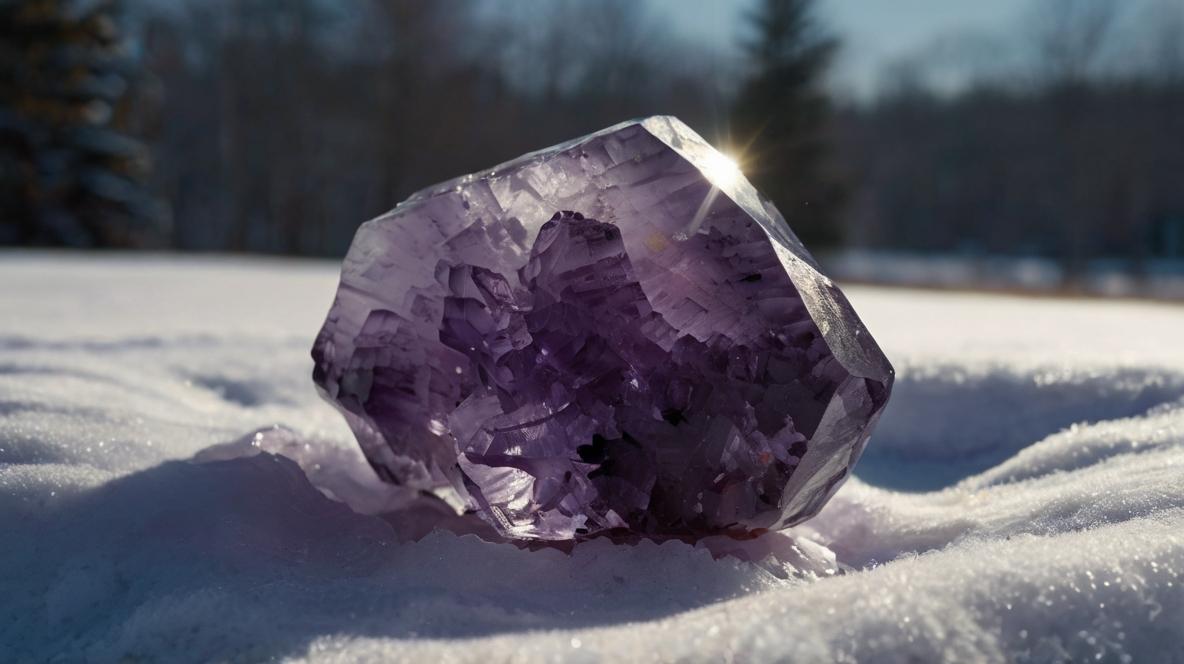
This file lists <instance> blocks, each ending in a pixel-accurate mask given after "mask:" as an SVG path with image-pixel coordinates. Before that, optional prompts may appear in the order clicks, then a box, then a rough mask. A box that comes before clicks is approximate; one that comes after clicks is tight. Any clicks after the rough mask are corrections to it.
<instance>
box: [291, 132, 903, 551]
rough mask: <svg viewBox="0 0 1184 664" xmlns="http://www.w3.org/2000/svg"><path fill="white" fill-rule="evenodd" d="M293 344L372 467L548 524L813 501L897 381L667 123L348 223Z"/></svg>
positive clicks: (680, 524)
mask: <svg viewBox="0 0 1184 664" xmlns="http://www.w3.org/2000/svg"><path fill="white" fill-rule="evenodd" d="M313 358H314V360H315V362H316V368H315V371H314V379H315V381H316V383H317V385H318V386H319V388H320V389H321V391H322V393H323V394H324V395H325V396H326V398H327V399H329V400H330V401H331V402H333V403H334V404H335V405H336V406H337V407H338V408H339V409H340V410H341V412H342V413H344V414H345V417H346V419H347V420H348V421H349V424H350V426H351V427H352V428H353V431H354V433H355V434H356V435H357V438H358V441H359V442H360V443H361V445H362V449H363V450H364V451H365V453H366V457H367V458H368V459H369V461H370V464H371V465H372V466H373V467H374V469H375V470H376V471H377V472H378V474H379V475H380V476H381V477H382V478H383V479H385V480H387V481H389V482H392V483H395V484H399V485H403V486H407V487H410V488H413V489H418V490H421V491H423V492H425V493H426V494H429V495H434V496H436V497H438V498H440V499H441V500H443V501H445V502H447V503H448V504H449V505H451V506H452V507H453V508H454V509H456V510H457V511H473V512H477V513H479V514H480V515H481V516H482V517H483V518H484V519H486V520H487V521H489V522H490V523H491V524H492V525H493V526H494V527H496V528H497V529H498V530H499V531H500V532H501V533H502V534H504V535H506V536H508V537H513V538H525V539H544V540H565V539H573V538H578V537H582V536H586V535H594V534H597V533H604V532H606V531H616V532H620V533H631V534H638V535H647V536H656V537H682V538H697V537H703V536H706V535H710V534H716V533H722V532H731V533H743V532H751V531H759V530H761V529H773V528H781V527H784V526H787V525H791V524H794V523H797V522H800V521H802V520H804V519H807V518H809V517H810V516H813V515H814V514H816V513H817V512H818V510H819V509H820V508H821V507H822V505H823V503H825V502H826V500H827V499H828V498H829V497H830V496H831V494H833V493H834V492H835V490H836V489H837V488H838V486H839V484H841V483H842V481H843V479H844V478H846V477H847V475H848V473H849V472H850V470H851V467H852V465H853V464H854V463H855V461H856V459H857V458H858V457H859V454H860V452H861V451H862V449H863V446H864V444H865V443H866V441H867V438H868V435H869V433H870V432H871V429H872V426H873V425H874V423H875V421H876V419H877V418H878V417H879V414H880V412H881V411H882V410H883V408H884V404H885V403H886V402H887V400H888V393H889V390H890V389H891V386H892V378H893V372H892V367H891V366H890V365H889V364H888V361H887V360H886V359H885V357H884V355H883V353H881V352H880V349H879V348H878V347H877V346H876V343H875V341H873V340H872V338H871V336H870V335H869V334H868V333H867V330H866V329H865V328H864V327H863V324H862V323H861V322H860V320H859V318H858V317H856V315H855V312H854V311H852V309H851V306H850V305H849V304H848V303H847V300H846V298H845V297H844V296H843V294H842V293H841V292H839V289H838V288H837V287H835V285H834V284H833V283H831V281H830V280H829V279H827V278H826V277H824V276H822V275H821V274H820V273H819V271H818V266H817V264H816V263H815V262H814V260H813V258H812V257H811V256H810V254H809V253H808V252H807V251H806V249H805V247H803V246H802V244H801V242H799V241H798V239H797V238H796V237H795V236H794V235H793V233H792V231H790V229H789V227H788V226H787V225H786V223H785V221H784V219H782V217H781V215H780V214H779V213H778V212H777V210H776V209H774V207H773V206H772V204H770V203H769V202H768V201H767V200H765V199H764V198H762V197H761V196H760V195H759V194H758V193H757V192H756V190H754V189H753V187H752V185H750V184H749V183H748V181H747V180H745V179H744V177H743V176H742V175H740V173H739V171H738V170H736V169H735V166H734V165H731V164H730V162H728V161H727V159H726V158H724V157H723V156H722V155H720V154H719V153H718V152H716V151H715V150H714V149H713V148H711V147H710V146H709V145H707V143H705V142H704V141H703V139H701V138H700V137H699V136H698V135H696V134H695V133H694V132H693V131H691V130H690V129H689V128H688V127H687V126H686V125H684V124H682V123H681V122H679V121H678V120H676V119H674V118H670V117H653V118H648V119H645V120H641V121H635V122H627V123H624V124H620V125H617V126H615V127H611V128H609V129H606V130H604V131H601V132H598V133H596V134H592V135H590V136H586V137H584V138H581V139H578V140H575V141H573V142H570V143H566V144H563V145H558V146H555V147H553V148H550V149H547V150H543V151H541V152H536V153H533V154H529V155H526V156H524V157H521V158H519V159H517V160H515V161H512V162H510V163H507V164H503V165H501V166H498V167H496V168H494V169H492V170H489V171H486V172H484V173H477V174H474V175H468V176H465V177H462V178H459V179H456V180H453V181H451V182H447V183H444V184H442V185H439V186H437V187H433V188H431V189H428V190H425V191H422V192H420V193H418V194H415V195H414V196H412V197H411V198H409V199H408V200H407V201H405V202H403V203H401V204H400V205H399V206H398V207H397V208H395V210H394V211H392V212H390V213H389V214H386V215H384V216H382V217H379V218H378V219H375V220H373V221H370V222H369V223H366V224H364V225H363V226H362V227H361V229H360V230H359V231H358V234H357V237H356V238H355V239H354V243H353V246H352V247H351V248H350V251H349V255H348V256H347V257H346V259H345V265H344V267H343V269H342V276H341V286H340V289H339V290H338V293H337V298H336V300H335V301H334V303H333V307H332V309H331V310H330V312H329V316H328V320H326V322H325V325H324V328H323V329H322V330H321V332H320V334H319V335H318V336H317V339H316V344H315V346H314V347H313Z"/></svg>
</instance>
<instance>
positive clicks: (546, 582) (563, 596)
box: [0, 254, 1184, 662]
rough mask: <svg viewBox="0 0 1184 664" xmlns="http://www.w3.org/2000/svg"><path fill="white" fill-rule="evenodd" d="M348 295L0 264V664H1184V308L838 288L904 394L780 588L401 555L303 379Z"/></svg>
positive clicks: (631, 551) (663, 573)
mask: <svg viewBox="0 0 1184 664" xmlns="http://www.w3.org/2000/svg"><path fill="white" fill-rule="evenodd" d="M335 278H336V275H335V266H333V265H330V264H322V263H296V262H283V261H273V260H259V261H253V262H247V261H234V260H228V259H202V260H198V259H179V258H175V257H170V256H160V257H154V258H143V257H118V256H113V257H104V258H91V257H83V256H66V255H54V254H15V255H13V254H10V255H5V256H3V258H2V259H0V282H3V283H5V284H6V285H9V286H10V288H5V289H0V310H3V311H5V312H15V313H16V314H17V315H9V316H5V317H4V318H3V319H0V533H3V534H4V538H3V546H0V588H3V589H4V600H3V602H0V661H5V662H8V661H16V662H21V661H100V662H105V661H121V660H123V661H160V660H168V661H209V660H238V661H256V660H269V659H272V660H291V661H317V662H321V661H390V660H396V659H403V660H409V661H432V660H433V659H436V660H440V661H449V662H453V661H456V662H464V661H474V662H476V661H482V662H483V661H488V660H490V659H495V660H496V659H511V658H513V659H516V660H552V659H560V658H562V659H571V660H574V661H602V660H607V661H617V660H621V659H630V660H632V659H659V660H664V661H665V660H675V659H686V660H703V661H718V660H722V659H728V658H733V659H737V660H740V661H765V660H793V661H877V662H880V661H886V662H896V661H902V662H908V661H938V660H949V661H1024V662H1060V661H1086V660H1094V661H1113V662H1184V349H1182V348H1181V347H1180V346H1181V345H1180V344H1179V339H1180V338H1182V336H1184V310H1181V309H1179V308H1172V307H1168V306H1161V305H1151V304H1117V303H1104V302H1097V301H1080V302H1074V301H1062V300H1046V301H1041V300H1033V299H1019V298H1005V297H976V296H966V295H954V294H935V293H925V292H918V291H906V290H878V289H868V288H853V289H850V295H851V297H852V300H853V301H854V304H855V306H856V307H857V309H858V310H859V311H860V313H861V315H862V316H863V317H864V319H865V321H866V322H867V324H868V327H869V328H870V329H871V330H872V332H873V333H874V334H875V335H876V336H877V339H879V340H880V341H881V343H882V345H883V347H884V349H885V351H886V352H887V353H888V355H889V356H890V357H891V358H892V359H893V360H894V361H895V362H896V364H897V367H898V369H899V380H898V384H897V391H896V394H895V395H894V397H893V401H892V402H891V403H890V405H889V409H888V411H887V412H886V413H885V416H884V418H883V420H882V422H881V426H880V428H879V429H878V430H877V432H876V434H875V435H874V436H873V439H872V441H871V443H870V444H869V446H868V452H867V455H866V457H865V460H864V461H863V462H861V464H860V465H859V466H858V467H857V469H856V475H857V477H856V478H855V479H853V480H851V481H850V482H848V483H847V485H845V486H844V487H843V488H842V489H841V490H840V492H839V493H838V494H837V495H836V497H835V498H834V500H833V501H832V502H831V503H830V504H829V505H828V506H827V507H826V509H825V510H824V511H823V512H822V514H820V515H819V516H818V517H817V518H816V519H813V520H811V521H810V522H808V523H806V524H804V525H802V526H800V527H798V528H795V529H793V530H792V531H791V532H789V533H787V534H786V535H787V536H788V537H789V538H792V540H790V539H785V540H784V541H785V542H791V541H792V542H796V545H797V546H798V548H797V549H795V551H797V552H798V553H800V554H801V557H800V558H798V559H793V560H792V565H785V566H782V567H778V566H777V565H774V564H770V560H772V558H770V559H761V556H762V555H763V553H762V554H760V555H755V556H750V557H751V558H753V559H754V560H755V562H746V561H745V560H742V559H739V558H737V557H734V556H722V557H713V555H712V553H711V552H710V551H709V550H708V549H707V548H706V547H704V546H699V547H694V546H690V545H687V544H684V543H680V542H667V543H663V544H656V543H653V542H643V543H640V544H637V545H633V546H626V545H613V544H610V543H608V542H603V541H596V542H591V543H587V544H583V545H580V546H577V547H576V548H575V550H574V551H573V552H572V553H571V554H570V555H569V554H565V553H562V552H559V551H555V550H537V551H530V550H524V549H520V548H517V547H515V546H512V545H509V544H496V543H490V542H487V541H483V540H482V539H480V538H478V537H475V536H473V535H457V534H453V533H451V532H436V533H433V534H430V535H427V536H426V537H424V538H423V539H420V540H419V541H417V542H412V541H407V538H406V533H405V532H403V531H402V530H401V528H402V527H403V526H405V525H406V524H402V523H399V522H397V521H392V520H390V519H389V518H387V517H384V516H383V515H384V513H386V512H388V511H389V509H390V508H391V507H392V506H393V505H395V504H399V503H401V502H403V501H406V499H407V497H406V496H402V495H400V494H399V493H398V492H397V490H394V489H392V488H390V487H386V486H383V485H382V484H381V483H378V482H376V481H375V480H374V478H373V475H372V474H371V473H370V471H369V469H368V467H367V466H366V465H365V462H364V460H363V459H362V458H361V455H360V454H359V453H358V451H357V449H356V446H355V445H354V443H353V441H352V439H351V437H350V434H349V432H348V429H347V428H346V427H345V425H344V423H343V422H341V421H340V418H339V417H338V416H337V415H336V413H335V412H334V411H333V410H332V409H331V408H329V407H328V406H327V405H325V404H323V403H321V402H320V400H319V399H318V398H317V397H316V395H315V394H314V393H313V391H312V387H311V381H310V380H309V377H308V372H309V366H310V361H309V359H308V355H307V351H308V345H309V343H310V337H311V334H313V333H314V332H315V330H316V329H317V327H318V325H319V323H320V320H319V319H320V317H321V316H322V315H323V314H324V311H325V310H327V307H328V301H329V299H330V298H331V297H332V293H333V289H334V285H335ZM277 427H280V428H277ZM255 432H258V434H256V433H255ZM774 549H776V547H769V550H770V551H771V550H774ZM828 552H829V553H828ZM716 553H717V554H718V553H719V551H716ZM779 555H780V556H781V559H782V561H783V562H784V560H785V559H787V556H786V555H785V552H784V551H782V552H781V554H779ZM828 555H832V556H834V559H831V558H828ZM773 558H777V556H773ZM788 558H792V556H789V557H788ZM830 560H833V561H834V564H833V566H831V567H828V562H827V561H830ZM794 566H796V571H797V572H799V573H797V574H795V573H794V571H795V570H794V569H791V568H792V567H794Z"/></svg>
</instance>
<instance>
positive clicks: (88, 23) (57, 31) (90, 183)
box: [0, 0, 164, 246]
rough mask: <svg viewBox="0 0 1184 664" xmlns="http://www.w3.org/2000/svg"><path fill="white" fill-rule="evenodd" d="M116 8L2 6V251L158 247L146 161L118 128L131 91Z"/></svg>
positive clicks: (35, 3) (55, 2) (54, 2)
mask: <svg viewBox="0 0 1184 664" xmlns="http://www.w3.org/2000/svg"><path fill="white" fill-rule="evenodd" d="M114 12H115V8H114V3H113V1H112V0H89V1H83V0H0V244H38V245H68V246H130V245H141V244H147V243H151V242H153V241H154V240H155V239H156V238H159V237H160V232H161V228H162V222H163V219H164V214H163V207H162V206H161V205H160V204H159V203H158V202H157V201H156V200H154V199H153V197H151V196H150V195H149V194H148V193H147V190H146V188H145V186H144V181H145V178H146V176H147V173H148V154H147V151H146V150H145V148H144V146H143V145H141V144H140V143H139V142H137V141H135V140H132V139H130V138H128V137H127V136H124V135H123V134H121V133H120V132H119V131H118V130H117V129H116V128H115V126H114V125H115V124H116V123H115V121H114V120H115V117H116V115H117V113H118V111H119V103H120V101H121V99H124V97H125V94H126V93H127V91H128V89H129V85H130V83H131V81H132V74H133V73H134V70H133V68H132V63H131V59H130V58H129V57H127V55H126V53H125V48H124V45H123V42H122V41H121V39H120V37H119V34H118V30H117V28H116V24H115V21H114V18H113V16H114Z"/></svg>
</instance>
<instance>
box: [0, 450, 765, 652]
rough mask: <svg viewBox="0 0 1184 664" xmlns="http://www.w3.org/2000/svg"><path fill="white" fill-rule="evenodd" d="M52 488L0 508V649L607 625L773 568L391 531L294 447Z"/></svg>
mask: <svg viewBox="0 0 1184 664" xmlns="http://www.w3.org/2000/svg"><path fill="white" fill-rule="evenodd" d="M57 500H59V501H60V502H59V503H58V504H56V505H51V506H48V507H43V508H42V509H41V510H38V511H25V510H21V509H18V508H15V507H14V508H12V509H9V508H5V509H4V510H0V528H2V529H3V531H4V532H5V533H6V534H7V536H8V537H9V538H10V539H9V541H10V542H13V543H16V545H14V546H12V547H10V548H9V549H8V550H7V551H6V552H4V553H3V554H0V560H2V561H4V564H3V565H2V566H0V568H2V569H3V570H4V572H3V575H2V576H3V577H6V578H3V579H2V581H3V587H4V588H5V589H6V592H7V594H8V597H9V599H8V601H12V602H18V603H25V604H27V606H26V607H25V610H23V611H20V612H19V614H20V615H21V616H23V618H22V619H20V620H18V621H15V622H13V623H9V624H7V625H4V626H3V627H2V628H0V644H8V645H6V646H2V647H0V659H4V660H5V661H22V659H31V660H39V659H48V658H51V657H53V656H54V655H55V654H57V653H62V652H77V651H78V650H79V649H80V648H85V650H86V651H87V652H89V653H93V656H94V657H96V658H97V659H99V660H104V659H114V658H118V657H120V656H124V655H129V656H133V657H134V655H135V653H136V649H137V648H139V647H148V648H151V647H152V646H151V645H150V644H155V643H159V642H161V641H165V642H168V643H176V644H184V643H186V642H187V640H190V639H193V640H196V641H198V642H201V643H207V644H208V643H220V645H219V646H217V648H216V649H214V650H204V651H203V650H199V651H179V652H178V653H177V654H178V657H179V658H180V659H182V660H185V659H191V660H194V661H204V660H209V659H217V658H219V657H225V656H229V655H230V654H243V653H248V654H249V656H250V657H259V658H267V657H272V656H282V655H285V654H295V653H300V652H303V651H304V650H305V649H306V648H307V647H308V645H309V642H310V641H311V640H312V639H314V638H316V637H317V636H319V635H324V634H341V633H347V634H356V635H360V636H384V637H401V638H415V637H422V638H457V637H475V636H483V635H490V634H496V633H501V632H507V631H509V632H516V631H524V630H545V629H555V628H566V627H587V626H598V625H612V624H619V623H624V622H631V621H639V620H651V619H656V618H661V617H663V616H668V615H672V614H676V613H679V612H683V611H687V610H690V609H693V608H696V607H701V606H705V605H709V604H712V603H715V602H719V601H722V600H725V599H729V598H732V597H736V596H739V595H743V594H746V593H748V592H752V591H756V590H760V589H764V588H768V587H772V586H774V585H779V584H783V583H785V582H783V581H780V580H777V579H773V578H772V577H771V576H770V575H769V574H768V573H767V572H764V571H762V570H760V569H759V568H757V567H756V566H754V565H750V564H746V563H742V562H740V561H737V560H732V559H723V560H718V561H717V560H712V559H711V556H710V555H709V554H708V553H707V552H706V551H701V550H699V551H696V550H692V549H691V548H690V547H689V546H688V545H686V544H682V543H679V542H668V543H666V544H662V545H658V544H655V543H652V542H643V543H641V544H639V545H636V546H628V545H612V544H610V543H608V542H603V543H590V544H585V545H581V546H579V547H577V548H576V551H575V552H574V553H573V554H572V555H567V554H563V553H561V552H558V551H526V550H520V549H518V548H515V547H513V546H511V545H508V544H490V543H488V542H483V541H481V540H478V539H477V538H475V537H472V536H468V537H457V536H455V535H452V534H446V533H437V534H434V535H431V536H429V537H427V538H426V539H424V540H422V541H420V542H419V543H414V544H401V543H399V542H398V541H397V540H396V537H395V534H394V532H393V530H392V529H391V527H390V525H389V524H388V523H387V522H385V521H384V520H383V519H381V518H379V517H374V516H364V515H359V514H356V513H354V512H353V511H352V510H350V509H349V508H348V507H346V506H345V505H344V504H342V503H338V502H336V501H333V500H330V499H328V498H326V497H325V496H324V495H323V494H322V493H321V492H320V491H318V490H317V489H316V488H315V487H313V486H312V485H311V484H310V483H309V481H308V480H307V478H306V476H305V474H304V472H303V471H302V470H301V469H300V467H299V466H297V464H296V463H295V462H293V461H291V460H289V459H287V458H285V457H282V456H274V455H271V454H258V455H256V456H253V457H246V458H237V459H231V460H226V461H215V462H208V463H193V462H187V461H174V462H167V463H164V464H161V465H159V466H156V467H153V468H149V469H147V470H144V471H141V472H137V473H134V474H131V475H128V476H125V477H122V478H119V479H116V480H113V481H111V482H109V483H107V484H105V485H103V486H101V487H99V488H96V489H93V490H90V491H86V492H83V493H81V494H78V495H74V496H63V497H60V498H58V499H57ZM128 552H131V554H130V555H129V554H128ZM673 560H677V561H678V562H677V564H673V565H672V564H671V561H673ZM688 568H689V569H691V570H693V575H692V576H691V577H687V576H685V574H686V572H687V571H688ZM544 588H545V589H546V592H535V591H538V590H541V589H544ZM161 602H164V603H165V604H167V605H169V606H172V607H176V608H174V609H171V610H169V611H161V610H160V607H161ZM292 604H299V605H302V606H304V607H306V610H307V612H306V613H305V616H304V617H302V618H301V621H300V624H293V625H283V624H280V625H276V624H274V622H273V618H272V616H275V615H284V613H285V612H284V611H283V608H284V607H285V606H289V605H292ZM14 613H15V612H14ZM308 613H311V614H312V616H311V617H309V616H308ZM262 625H266V626H267V627H266V628H265V629H264V628H262V627H261V626H262ZM199 631H201V632H214V633H216V634H218V638H217V639H209V638H200V639H198V638H197V637H196V635H197V633H198V632H199ZM6 649H7V652H6Z"/></svg>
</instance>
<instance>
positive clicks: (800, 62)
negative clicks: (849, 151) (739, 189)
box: [732, 0, 844, 246]
mask: <svg viewBox="0 0 1184 664" xmlns="http://www.w3.org/2000/svg"><path fill="white" fill-rule="evenodd" d="M813 9H814V2H813V0H762V2H761V3H760V5H759V6H758V8H757V9H756V10H755V11H754V13H753V14H752V16H751V21H752V26H753V28H754V33H755V37H754V39H753V40H752V41H751V42H749V43H747V44H746V45H745V46H746V51H747V54H748V58H749V61H750V65H751V66H752V74H751V76H750V77H749V78H748V80H747V81H746V82H745V83H744V85H743V86H742V87H741V89H740V92H739V94H738V96H737V99H736V104H735V107H734V108H733V114H732V128H733V132H734V134H735V136H736V137H737V138H738V139H739V141H741V142H742V143H744V144H747V145H749V146H750V147H749V148H748V149H747V150H746V151H745V154H744V155H743V159H744V170H745V172H746V173H747V174H748V175H749V177H750V178H751V179H752V180H753V182H754V183H755V184H756V185H757V187H758V188H759V189H760V190H761V191H762V192H764V193H765V194H766V195H768V196H769V197H770V198H772V200H773V202H774V203H775V204H776V205H777V208H778V209H779V210H781V212H782V214H784V215H785V218H786V219H787V220H788V221H789V223H790V224H791V225H792V226H793V229H794V231H795V232H796V233H797V235H798V236H799V237H800V238H801V239H802V241H804V242H805V243H806V244H808V245H811V246H825V245H833V244H836V243H838V242H839V241H840V240H841V236H842V233H841V232H840V228H839V222H838V214H839V212H840V209H841V206H842V203H843V198H844V187H843V186H842V183H841V182H840V181H839V180H838V178H837V177H835V175H834V174H833V172H831V171H830V170H829V168H830V165H829V163H828V157H829V140H828V136H827V132H828V120H829V117H830V104H829V101H828V99H827V96H826V94H825V92H824V90H823V89H822V83H823V81H822V77H823V75H824V74H825V72H826V68H827V67H828V66H829V64H830V61H831V59H832V57H833V55H834V53H835V49H836V47H837V42H836V41H835V40H834V39H833V38H831V37H830V36H829V35H827V34H826V32H825V31H824V30H823V29H822V27H821V26H820V25H819V24H818V21H817V20H816V19H815V17H814V14H813Z"/></svg>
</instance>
